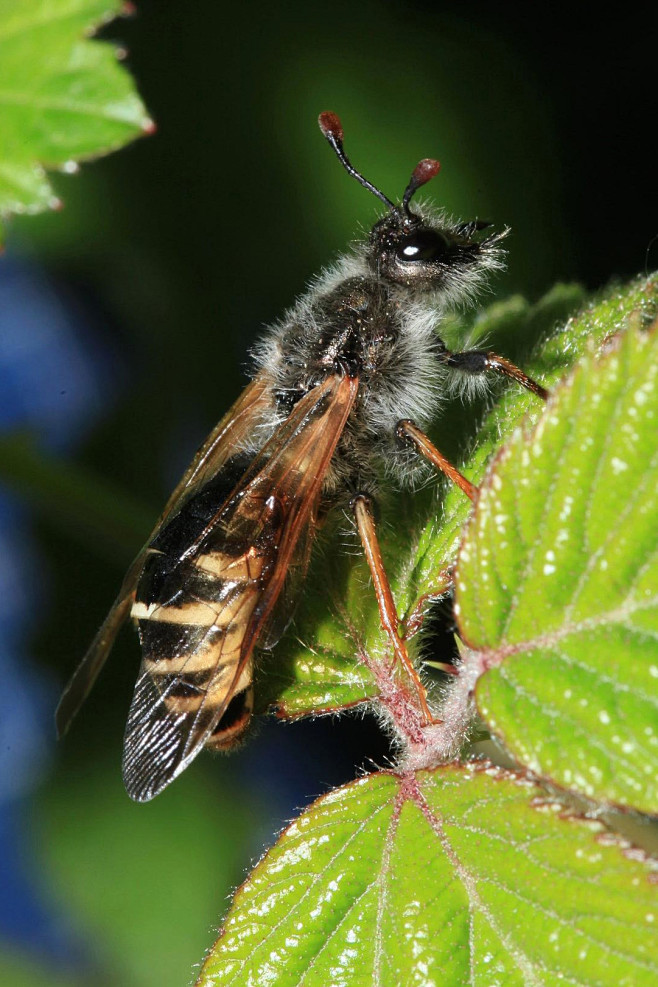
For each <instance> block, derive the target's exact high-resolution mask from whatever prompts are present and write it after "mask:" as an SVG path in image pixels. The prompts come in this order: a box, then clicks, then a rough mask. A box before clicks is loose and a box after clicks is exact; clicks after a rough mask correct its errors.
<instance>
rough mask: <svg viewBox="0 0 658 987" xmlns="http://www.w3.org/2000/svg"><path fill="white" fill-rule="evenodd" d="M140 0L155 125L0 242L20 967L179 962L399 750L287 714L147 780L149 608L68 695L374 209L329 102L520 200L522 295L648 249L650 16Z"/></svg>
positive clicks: (7, 970) (1, 824)
mask: <svg viewBox="0 0 658 987" xmlns="http://www.w3.org/2000/svg"><path fill="white" fill-rule="evenodd" d="M136 7H137V12H136V16H135V17H134V18H133V19H131V20H126V21H120V22H115V23H114V24H112V25H110V26H109V27H108V28H107V29H105V31H104V36H107V37H110V38H112V39H117V40H120V41H121V42H122V43H124V44H125V45H126V46H127V48H128V50H129V58H128V64H129V66H130V68H131V70H132V71H133V73H134V75H135V77H136V79H137V83H138V86H139V89H140V92H141V93H142V96H143V98H144V99H145V101H146V104H147V106H148V108H149V111H150V113H151V115H152V116H153V118H154V119H155V120H156V122H157V125H158V132H157V134H156V136H154V137H150V138H148V139H144V140H141V141H139V142H137V143H135V144H134V145H132V146H131V147H129V148H127V149H126V150H124V151H122V152H120V153H118V154H115V155H113V156H110V157H108V158H106V159H103V160H101V161H99V162H97V163H95V164H93V165H86V166H84V167H83V168H82V170H81V173H80V174H79V175H76V176H69V177H66V176H57V177H56V178H55V179H54V181H55V184H56V188H57V193H58V195H59V196H60V197H61V198H62V199H63V200H64V202H65V209H64V211H63V212H61V213H51V214H48V215H44V216H40V217H34V218H22V219H21V220H20V221H15V222H14V223H13V225H12V228H11V233H10V238H9V246H8V250H7V252H6V254H5V256H4V257H3V258H2V260H0V425H1V426H2V429H3V432H4V434H5V438H4V441H3V444H2V449H1V455H0V469H1V470H2V474H3V475H4V476H5V477H6V478H7V480H8V482H7V486H6V489H5V491H4V492H2V493H1V494H0V642H1V644H0V671H1V672H2V676H3V677H2V682H3V690H2V695H1V698H0V984H3V985H4V984H8V985H9V984H11V985H23V984H24V985H33V984H34V985H36V984H41V983H44V982H47V983H49V984H54V985H60V984H61V985H71V987H82V985H86V984H92V983H93V984H94V985H99V984H121V985H122V987H156V985H157V987H169V985H171V987H175V985H176V987H177V985H181V984H184V983H187V982H188V981H189V978H190V977H191V969H192V965H193V964H194V963H195V962H198V961H199V960H200V959H201V957H202V955H203V951H204V949H205V948H207V947H208V946H209V945H210V943H211V941H212V927H213V925H216V924H217V923H218V921H219V919H220V917H221V914H222V911H223V910H224V908H225V906H226V900H227V895H228V894H229V892H230V889H231V888H232V887H234V886H235V885H236V884H238V883H239V882H240V881H241V880H242V877H243V876H244V874H245V871H246V868H247V867H248V865H249V864H250V862H251V861H252V860H253V859H254V858H255V857H257V856H258V855H259V854H260V852H261V850H262V848H263V846H264V845H266V844H267V843H268V842H270V841H271V840H272V838H273V836H274V834H275V833H276V832H277V830H278V829H279V828H280V827H281V826H282V825H283V823H284V822H285V821H286V820H287V819H289V818H290V817H291V816H292V815H293V814H294V812H295V810H296V809H297V808H299V807H301V806H303V805H304V804H307V803H308V801H309V800H310V799H312V798H313V797H315V796H317V795H318V794H320V793H321V792H323V791H325V790H326V789H327V788H328V787H330V786H332V785H335V784H338V783H340V782H342V781H346V780H348V779H350V778H351V777H353V776H354V774H355V772H356V770H357V768H358V766H367V764H368V759H369V758H372V759H375V760H378V761H379V762H381V760H382V758H384V757H385V755H386V751H387V746H386V741H385V740H384V739H383V738H382V737H381V736H380V734H379V733H378V730H377V728H376V726H375V725H374V724H372V723H371V722H370V721H369V720H368V719H367V718H366V719H363V718H361V717H359V716H350V717H344V718H343V719H342V720H341V721H340V722H339V723H337V722H329V721H326V720H325V721H319V722H315V723H311V724H297V725H294V726H282V725H278V724H273V723H266V724H264V725H263V726H262V728H261V729H260V731H259V733H258V734H257V736H256V737H255V739H254V740H253V741H252V742H251V743H250V744H249V745H248V746H247V747H245V748H244V749H243V750H242V751H240V752H238V753H237V754H235V755H234V756H232V757H231V758H227V759H211V758H208V757H202V758H200V759H199V761H198V762H196V763H195V765H194V766H193V768H192V769H190V770H189V771H188V772H186V773H185V775H184V776H183V777H182V778H181V779H180V780H179V781H178V782H177V783H176V784H175V785H173V786H172V787H171V788H170V789H168V790H167V791H166V792H165V793H164V794H163V795H162V796H161V797H159V798H158V799H157V800H156V801H155V802H154V803H152V804H149V805H145V806H136V805H133V804H132V803H131V802H130V801H129V800H128V798H127V796H126V795H125V793H124V791H123V788H122V785H121V780H120V774H119V765H120V751H121V738H122V730H123V722H124V720H125V715H126V711H127V708H128V704H129V700H130V695H131V691H132V685H133V682H134V677H135V670H136V664H137V660H138V658H137V646H136V641H135V640H134V639H132V637H131V635H130V634H129V633H126V634H124V635H122V637H121V639H120V641H119V643H118V645H117V648H116V653H115V655H114V657H113V660H112V661H111V662H110V663H109V665H108V667H107V669H106V671H105V672H104V673H103V676H102V679H101V680H100V682H99V685H98V687H97V689H96V691H95V693H94V694H93V696H92V698H91V699H90V701H89V703H88V705H87V706H86V707H85V710H84V712H83V713H82V714H81V716H80V718H79V720H78V721H77V722H76V724H75V728H74V730H73V731H72V732H71V734H70V735H69V736H68V737H67V738H66V741H65V742H64V743H62V744H59V745H56V744H55V740H54V729H53V725H52V716H53V710H54V706H55V704H56V702H57V698H58V695H59V691H60V689H61V687H62V684H63V683H64V681H65V680H66V678H67V677H68V675H69V674H70V672H71V671H72V669H73V668H74V666H75V665H76V663H77V661H78V660H79V658H80V657H81V655H82V654H83V653H84V651H85V648H86V646H87V644H88V643H89V641H90V639H91V637H92V636H93V634H94V632H95V630H96V628H97V626H98V624H99V623H100V621H101V620H102V618H103V616H104V614H105V612H106V610H107V608H108V606H109V604H110V603H111V601H112V599H113V598H114V595H115V592H116V589H117V587H118V584H119V582H120V580H121V577H122V575H123V571H124V569H125V567H126V565H127V564H128V562H129V561H130V559H131V557H132V556H133V555H134V553H135V551H136V549H137V548H138V547H139V545H140V543H141V541H143V540H144V538H145V537H146V535H147V534H148V531H149V529H150V526H151V524H152V521H153V519H154V517H155V516H156V515H157V513H158V511H159V509H160V507H161V506H162V504H163V502H164V500H165V498H166V496H167V494H168V491H169V490H170V488H171V487H172V486H173V484H174V482H175V481H176V479H177V477H178V475H179V473H180V472H181V470H182V468H183V467H184V465H185V464H186V462H187V460H188V459H189V457H190V455H191V453H192V452H193V450H194V449H195V448H196V446H197V445H198V443H199V441H200V440H201V439H202V438H203V436H204V435H205V433H206V432H207V431H208V430H209V429H210V427H211V426H212V425H213V424H214V422H215V420H216V419H217V418H218V417H219V416H220V414H221V413H223V411H224V410H225V409H226V407H227V406H228V405H229V404H230V402H231V401H232V400H233V399H234V398H235V396H236V395H237V393H238V391H239V389H240V388H241V387H242V386H243V384H244V381H245V376H244V370H245V367H246V365H247V364H246V354H247V351H248V348H249V346H250V344H251V343H252V342H253V340H254V338H255V336H256V334H257V332H258V330H259V327H260V326H261V325H262V324H263V323H265V322H268V321H271V320H272V319H273V318H275V317H276V316H278V315H279V314H280V313H281V312H282V310H283V308H284V307H285V306H286V305H287V304H289V303H290V302H291V301H292V300H293V298H294V297H295V295H296V294H297V293H299V292H300V291H301V290H302V288H303V286H304V284H305V283H306V282H307V280H308V279H309V278H310V277H311V275H312V274H313V273H314V272H316V271H317V270H318V268H319V267H320V266H321V265H322V264H323V263H326V262H327V261H328V260H330V259H331V258H332V257H333V256H334V255H335V254H336V253H337V252H338V251H339V250H341V249H342V248H343V247H344V245H345V244H346V243H347V241H348V240H349V239H350V238H352V237H353V236H354V235H355V234H356V233H357V232H358V230H359V229H360V228H361V229H363V228H368V227H369V226H370V225H371V224H372V222H373V220H374V218H375V216H376V212H377V203H376V202H375V200H374V199H373V198H372V197H371V196H369V195H367V194H366V193H365V192H364V191H363V190H362V189H360V188H359V187H358V186H357V185H356V183H354V182H350V181H349V180H348V179H347V176H346V175H345V174H344V172H343V171H342V169H341V168H340V167H339V166H338V165H337V162H336V160H335V158H334V157H333V155H332V154H331V152H330V151H329V149H328V148H327V146H326V144H325V143H324V141H323V140H322V138H321V136H320V133H319V131H318V129H317V126H316V122H315V121H316V118H317V114H318V112H319V111H320V110H325V109H333V110H335V111H336V112H338V113H339V114H340V115H341V117H342V119H343V123H344V126H345V130H346V146H347V150H348V153H349V154H350V156H351V157H352V159H353V161H354V163H355V164H356V166H357V167H358V168H359V169H360V170H362V171H363V172H364V173H365V174H366V175H367V176H368V177H369V178H370V179H371V180H372V181H374V182H375V183H376V184H378V185H380V186H381V187H382V189H383V190H384V191H385V192H386V193H387V194H388V195H389V196H390V197H393V198H395V197H397V196H399V194H400V193H401V191H402V189H403V187H404V185H405V184H406V181H407V179H408V176H409V173H410V170H411V168H412V167H413V165H414V164H415V163H416V162H417V161H418V159H419V158H421V157H426V156H435V157H439V158H440V159H441V161H442V171H441V175H440V176H439V178H438V179H436V181H435V182H433V185H432V187H431V194H432V197H433V198H434V199H435V200H436V201H439V202H440V203H441V204H444V205H445V206H446V207H447V208H448V209H449V210H450V211H452V212H453V213H455V214H457V215H460V216H462V217H464V218H471V217H473V216H476V215H477V216H479V217H487V218H491V219H493V220H494V221H495V222H496V223H498V224H500V225H502V224H509V225H510V226H511V227H512V230H513V235H512V237H511V238H510V240H509V244H508V246H509V251H510V258H509V270H508V271H507V273H506V274H505V275H503V276H501V277H500V278H499V279H498V282H497V285H496V292H497V293H498V294H499V295H501V296H504V295H507V294H509V293H511V292H522V293H523V294H525V295H526V296H527V297H529V298H530V299H531V300H534V299H536V298H537V297H539V296H540V295H541V294H542V293H543V292H544V291H546V290H547V289H548V288H549V287H550V286H551V285H552V284H553V283H554V282H555V281H556V280H559V279H562V280H578V281H580V282H581V283H582V284H584V285H585V286H586V287H587V288H592V289H593V288H596V287H599V286H601V285H603V284H605V283H607V282H608V280H609V279H610V278H611V277H613V276H616V277H624V276H627V275H632V274H635V273H637V272H639V271H642V270H644V269H645V268H649V269H650V268H652V267H655V266H656V256H657V254H656V249H657V248H656V247H655V245H654V246H653V249H652V245H653V244H654V238H655V236H656V233H657V232H658V228H657V227H658V224H657V221H656V201H655V193H654V192H653V189H654V188H655V181H654V177H653V169H654V165H653V155H652V154H650V153H648V151H647V146H648V140H647V130H648V129H649V127H650V125H651V122H652V121H653V120H655V104H653V103H652V100H653V93H654V90H655V87H654V80H653V64H654V60H653V54H654V53H653V51H652V44H653V41H652V35H653V33H654V32H653V31H651V30H649V29H648V26H647V25H644V26H642V27H638V25H637V23H636V19H633V20H631V18H630V17H629V18H628V19H627V20H624V19H623V18H619V17H617V18H616V19H615V21H614V22H612V21H610V22H609V23H606V22H605V20H602V19H601V16H600V14H597V16H596V20H595V21H594V20H592V21H590V20H586V19H585V17H584V16H583V18H582V20H580V21H578V19H577V17H576V16H575V15H574V16H572V18H571V19H570V20H569V21H566V20H560V21H558V19H557V17H556V16H555V14H554V13H551V8H549V7H546V8H543V7H542V6H541V5H539V6H538V8H537V9H535V8H529V7H528V8H527V9H528V11H530V10H531V9H532V14H530V13H527V14H526V15H525V16H520V14H519V9H520V8H517V7H515V6H511V5H510V6H507V5H493V4H487V3H478V2H471V3H470V4H468V5H461V6H458V5H455V4H452V3H451V4H448V3H444V2H442V0H435V2H432V3H423V2H407V3H402V2H399V0H388V2H374V0H373V2H365V3H354V2H351V3H346V2H345V0H337V2H334V3H332V4H330V5H322V4H320V5H314V6H313V5H308V4H303V3H301V2H299V0H295V2H292V3H289V4H285V5H280V4H279V5H276V4H265V3H262V2H250V0H247V2H245V3H243V4H239V5H232V6H231V7H230V9H229V8H227V7H223V6H220V5H218V4H216V3H213V2H212V0H199V2H197V3H195V4H193V5H183V4H181V3H174V2H164V0H159V2H155V0H138V3H137V5H136ZM574 9H575V8H574ZM542 10H543V12H542ZM654 27H655V24H654ZM650 169H651V171H650ZM67 464H68V465H67Z"/></svg>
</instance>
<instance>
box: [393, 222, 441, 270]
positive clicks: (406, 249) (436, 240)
mask: <svg viewBox="0 0 658 987" xmlns="http://www.w3.org/2000/svg"><path fill="white" fill-rule="evenodd" d="M449 249H450V245H449V243H448V241H447V240H446V238H445V237H444V236H442V235H441V234H440V233H437V232H436V230H419V231H418V232H417V233H409V234H408V236H405V237H404V239H403V240H401V241H400V242H399V243H398V245H397V247H396V251H395V252H396V254H397V257H398V260H402V261H406V262H407V263H409V262H411V263H412V264H413V263H419V262H427V261H433V260H441V259H442V258H443V257H445V255H446V254H447V253H448V251H449Z"/></svg>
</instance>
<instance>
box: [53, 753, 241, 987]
mask: <svg viewBox="0 0 658 987" xmlns="http://www.w3.org/2000/svg"><path fill="white" fill-rule="evenodd" d="M221 794H222V798H221V799H220V798H218V796H217V788H216V786H215V787H213V786H209V785H208V784H207V779H206V778H205V776H204V773H203V772H198V771H197V772H189V773H188V774H186V775H185V777H184V778H181V779H180V781H179V784H178V785H177V793H174V796H173V797H171V796H169V795H168V794H165V795H164V796H162V797H161V798H160V799H158V800H157V801H156V802H154V803H152V804H149V805H147V806H145V805H139V806H137V805H135V804H134V803H132V802H130V800H129V799H128V798H126V793H125V791H124V789H123V786H122V784H121V778H120V772H119V767H118V763H117V762H116V761H115V759H114V758H113V759H112V761H111V762H110V764H109V766H108V765H107V764H106V763H103V762H101V763H97V764H96V765H95V766H94V768H93V771H86V772H83V773H78V774H77V775H76V774H75V773H74V772H73V771H71V772H70V773H67V776H66V777H64V776H63V773H62V772H60V773H59V776H58V777H57V780H56V784H51V785H50V786H49V789H48V791H47V792H46V793H44V795H42V797H41V798H40V800H39V802H38V804H37V814H36V816H35V823H34V825H35V828H36V843H35V846H37V847H38V848H39V851H38V852H39V859H38V866H39V870H40V877H41V880H42V881H44V883H45V882H46V881H50V882H52V883H53V884H54V886H56V887H57V892H58V895H60V896H61V897H62V899H63V904H65V907H66V912H67V915H68V916H69V921H70V920H71V918H73V919H74V920H75V922H76V924H77V926H78V929H79V931H80V934H83V933H86V935H87V937H88V939H89V940H90V945H91V947H92V948H91V949H90V955H91V956H92V957H93V958H94V960H95V963H96V965H97V971H96V974H97V976H96V979H95V980H94V982H95V983H98V982H100V983H107V984H121V987H180V985H181V984H186V983H188V981H189V977H190V970H191V967H192V964H193V962H194V961H195V960H196V959H197V958H198V957H199V955H201V954H202V953H203V951H204V949H205V947H206V946H207V944H208V942H209V938H210V937H209V927H210V922H211V921H212V916H213V915H216V914H217V913H218V912H219V911H220V910H221V908H222V905H223V901H224V900H225V898H226V895H227V894H228V893H229V891H230V889H231V887H232V886H234V885H235V883H236V882H237V880H238V879H239V878H240V875H241V871H242V867H243V866H244V862H245V860H247V859H248V854H249V852H250V846H251V843H252V841H255V840H256V836H255V834H254V832H253V822H252V820H253V819H254V817H255V814H254V811H253V808H254V807H253V806H251V805H249V804H248V803H246V802H245V798H244V794H242V795H240V794H239V793H238V791H237V790H234V789H233V787H232V785H231V784H230V783H228V782H226V781H225V782H224V785H223V788H222V792H221ZM256 818H257V816H256Z"/></svg>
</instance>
